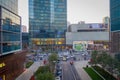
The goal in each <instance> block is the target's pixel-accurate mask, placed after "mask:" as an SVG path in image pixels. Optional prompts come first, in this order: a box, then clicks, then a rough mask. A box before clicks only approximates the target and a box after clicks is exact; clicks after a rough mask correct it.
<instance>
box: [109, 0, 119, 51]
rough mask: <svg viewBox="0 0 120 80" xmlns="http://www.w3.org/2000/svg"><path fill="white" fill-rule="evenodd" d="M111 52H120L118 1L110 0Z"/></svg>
mask: <svg viewBox="0 0 120 80" xmlns="http://www.w3.org/2000/svg"><path fill="white" fill-rule="evenodd" d="M110 26H111V27H110V29H111V51H112V52H113V53H117V52H120V38H119V36H120V0H110Z"/></svg>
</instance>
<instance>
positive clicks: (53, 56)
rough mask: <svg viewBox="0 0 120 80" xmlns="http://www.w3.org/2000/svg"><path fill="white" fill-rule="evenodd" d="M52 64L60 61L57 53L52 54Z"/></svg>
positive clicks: (50, 59) (50, 57)
mask: <svg viewBox="0 0 120 80" xmlns="http://www.w3.org/2000/svg"><path fill="white" fill-rule="evenodd" d="M48 60H49V62H50V63H54V61H57V60H58V55H57V54H56V53H52V54H51V55H50V56H49V58H48Z"/></svg>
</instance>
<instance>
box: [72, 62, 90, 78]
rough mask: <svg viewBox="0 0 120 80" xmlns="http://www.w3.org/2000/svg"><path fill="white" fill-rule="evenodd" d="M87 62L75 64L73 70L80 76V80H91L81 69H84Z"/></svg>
mask: <svg viewBox="0 0 120 80" xmlns="http://www.w3.org/2000/svg"><path fill="white" fill-rule="evenodd" d="M87 63H88V61H78V62H75V63H74V65H75V68H76V70H77V72H78V74H79V75H80V78H81V80H92V79H91V78H90V77H89V75H88V74H87V73H86V72H85V71H84V69H83V67H86V65H87Z"/></svg>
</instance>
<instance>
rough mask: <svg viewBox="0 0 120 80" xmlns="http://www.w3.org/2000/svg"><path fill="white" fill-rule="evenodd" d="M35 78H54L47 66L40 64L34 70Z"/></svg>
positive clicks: (46, 79)
mask: <svg viewBox="0 0 120 80" xmlns="http://www.w3.org/2000/svg"><path fill="white" fill-rule="evenodd" d="M35 76H36V80H54V79H55V78H54V75H53V74H52V73H51V72H50V68H49V66H41V67H39V69H38V70H37V71H36V72H35Z"/></svg>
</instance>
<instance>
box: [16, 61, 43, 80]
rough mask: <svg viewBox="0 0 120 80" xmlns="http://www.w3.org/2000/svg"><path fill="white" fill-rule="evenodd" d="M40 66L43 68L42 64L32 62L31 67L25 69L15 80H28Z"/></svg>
mask: <svg viewBox="0 0 120 80" xmlns="http://www.w3.org/2000/svg"><path fill="white" fill-rule="evenodd" d="M40 66H43V62H40V61H37V62H34V63H33V64H32V66H31V67H30V68H28V69H26V70H25V71H24V72H23V73H22V74H21V75H20V76H18V77H17V78H16V80H30V78H31V76H33V74H34V72H36V71H37V69H38V68H39V67H40Z"/></svg>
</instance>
